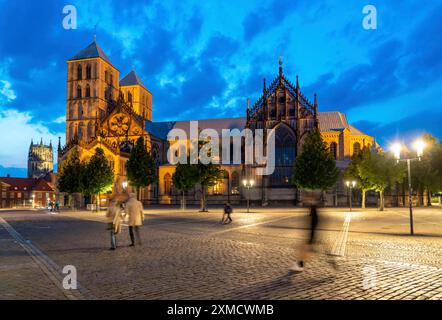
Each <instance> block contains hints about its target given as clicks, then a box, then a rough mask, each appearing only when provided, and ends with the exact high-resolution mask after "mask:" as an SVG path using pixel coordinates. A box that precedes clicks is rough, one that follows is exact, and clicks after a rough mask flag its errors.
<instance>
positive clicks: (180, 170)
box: [172, 163, 198, 210]
mask: <svg viewBox="0 0 442 320" xmlns="http://www.w3.org/2000/svg"><path fill="white" fill-rule="evenodd" d="M172 181H173V185H174V187H175V188H176V189H177V190H179V191H181V194H182V200H181V208H182V210H184V209H185V208H186V203H185V201H186V200H185V195H184V194H185V192H187V191H189V190H190V189H191V188H193V187H194V186H195V184H196V183H197V182H198V172H197V170H196V166H195V165H192V164H188V163H187V164H185V163H178V164H177V166H176V169H175V173H174V174H173V176H172Z"/></svg>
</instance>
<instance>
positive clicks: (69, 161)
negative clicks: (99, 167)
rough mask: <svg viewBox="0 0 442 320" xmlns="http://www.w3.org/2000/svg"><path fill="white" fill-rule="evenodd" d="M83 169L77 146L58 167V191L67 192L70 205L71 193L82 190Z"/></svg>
mask: <svg viewBox="0 0 442 320" xmlns="http://www.w3.org/2000/svg"><path fill="white" fill-rule="evenodd" d="M84 169H85V166H84V165H83V164H82V163H81V161H80V157H79V154H78V150H77V148H73V149H72V151H71V152H70V153H69V154H68V156H67V158H66V159H65V160H64V161H62V162H61V163H60V166H59V167H58V174H57V187H58V190H59V191H60V192H65V193H67V194H68V196H69V204H70V205H71V201H72V195H73V194H74V193H80V192H82V189H83V186H82V179H81V177H82V174H83V171H84ZM74 206H75V204H74ZM74 206H72V207H74Z"/></svg>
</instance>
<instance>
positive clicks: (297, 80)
mask: <svg viewBox="0 0 442 320" xmlns="http://www.w3.org/2000/svg"><path fill="white" fill-rule="evenodd" d="M296 88H298V89H299V76H298V75H296Z"/></svg>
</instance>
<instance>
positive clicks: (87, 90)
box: [86, 84, 91, 98]
mask: <svg viewBox="0 0 442 320" xmlns="http://www.w3.org/2000/svg"><path fill="white" fill-rule="evenodd" d="M90 96H91V87H90V86H89V85H88V84H87V85H86V98H89V97H90Z"/></svg>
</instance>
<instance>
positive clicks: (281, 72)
mask: <svg viewBox="0 0 442 320" xmlns="http://www.w3.org/2000/svg"><path fill="white" fill-rule="evenodd" d="M282 75H283V71H282V56H279V79H280V81H282Z"/></svg>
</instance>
